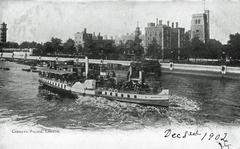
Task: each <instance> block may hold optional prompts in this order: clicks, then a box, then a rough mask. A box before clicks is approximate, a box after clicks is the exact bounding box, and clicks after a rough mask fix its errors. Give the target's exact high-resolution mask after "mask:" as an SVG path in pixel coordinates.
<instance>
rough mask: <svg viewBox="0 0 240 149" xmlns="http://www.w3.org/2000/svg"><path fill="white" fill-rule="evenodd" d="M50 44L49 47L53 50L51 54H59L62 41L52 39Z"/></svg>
mask: <svg viewBox="0 0 240 149" xmlns="http://www.w3.org/2000/svg"><path fill="white" fill-rule="evenodd" d="M50 43H51V47H52V48H53V49H52V52H54V53H59V52H60V51H62V40H61V39H59V38H55V37H52V38H51V42H50Z"/></svg>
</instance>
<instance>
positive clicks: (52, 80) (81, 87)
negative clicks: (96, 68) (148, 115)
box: [39, 58, 169, 107]
mask: <svg viewBox="0 0 240 149" xmlns="http://www.w3.org/2000/svg"><path fill="white" fill-rule="evenodd" d="M85 61H86V62H85V66H84V67H85V68H83V69H82V67H78V68H76V67H74V66H73V65H69V66H66V65H65V66H63V67H55V66H54V67H51V66H50V67H48V68H42V69H41V70H40V72H39V75H40V78H39V82H40V84H41V85H43V86H47V87H50V88H52V89H55V90H58V91H59V92H61V93H66V94H71V95H75V96H85V95H86V96H97V97H104V98H106V99H110V100H117V101H120V102H128V103H136V104H143V105H152V106H163V107H168V106H169V90H168V89H163V90H161V92H159V93H155V94H154V93H152V92H150V87H149V86H148V84H146V83H145V82H144V81H143V79H142V78H143V76H142V72H141V71H139V77H138V78H131V69H130V75H129V78H128V79H127V81H121V82H118V79H117V78H116V77H115V75H114V73H111V74H108V75H106V73H103V72H98V73H97V74H94V73H93V74H91V73H90V71H89V64H88V59H87V58H86V60H85ZM53 68H54V69H53ZM84 69H85V71H84ZM101 74H104V75H101Z"/></svg>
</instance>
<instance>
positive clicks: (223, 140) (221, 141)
mask: <svg viewBox="0 0 240 149" xmlns="http://www.w3.org/2000/svg"><path fill="white" fill-rule="evenodd" d="M227 135H228V134H227V133H224V134H214V133H213V132H211V133H208V132H205V133H200V132H199V131H198V130H196V131H184V132H183V133H176V132H173V131H172V129H167V130H165V131H164V137H165V138H168V137H170V138H173V139H185V138H188V137H197V136H199V138H201V141H204V140H207V141H211V140H215V141H216V142H217V144H218V145H219V147H220V149H229V148H230V146H231V144H229V143H228V142H229V141H228V140H227Z"/></svg>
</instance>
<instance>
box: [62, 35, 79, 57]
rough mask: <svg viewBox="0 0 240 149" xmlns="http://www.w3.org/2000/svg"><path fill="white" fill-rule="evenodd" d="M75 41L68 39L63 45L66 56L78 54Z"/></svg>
mask: <svg viewBox="0 0 240 149" xmlns="http://www.w3.org/2000/svg"><path fill="white" fill-rule="evenodd" d="M74 43H75V42H74V40H72V39H70V38H69V39H68V40H67V41H66V42H65V43H64V44H63V50H62V53H64V54H74V53H76V48H75V46H74Z"/></svg>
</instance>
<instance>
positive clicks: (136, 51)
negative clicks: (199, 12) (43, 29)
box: [1, 33, 240, 60]
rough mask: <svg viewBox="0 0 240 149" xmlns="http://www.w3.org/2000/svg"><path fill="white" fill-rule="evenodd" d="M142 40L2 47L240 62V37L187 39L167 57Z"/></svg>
mask: <svg viewBox="0 0 240 149" xmlns="http://www.w3.org/2000/svg"><path fill="white" fill-rule="evenodd" d="M141 43H142V41H141V39H140V38H139V37H135V39H134V40H128V41H127V42H126V43H122V42H121V43H120V44H118V45H115V44H114V43H113V42H112V43H111V42H109V43H106V44H97V43H96V42H93V41H91V40H89V41H85V43H84V46H83V47H82V46H81V45H79V46H77V47H75V42H74V40H73V39H68V40H66V41H65V42H63V41H62V40H61V39H59V38H55V37H53V38H51V40H50V41H47V42H45V43H37V42H34V41H32V42H28V41H24V42H22V43H21V44H18V43H16V42H6V43H2V44H1V47H2V48H3V47H5V48H35V49H36V50H34V55H42V56H44V55H61V54H68V55H72V56H74V55H76V56H88V57H90V58H102V59H122V60H126V59H127V60H138V59H142V58H144V57H147V58H154V59H160V58H164V59H174V60H177V59H178V57H179V56H180V58H181V59H189V58H205V59H223V58H229V59H240V34H239V33H236V34H230V36H229V40H228V42H227V44H226V45H223V44H222V43H221V42H219V41H217V40H215V39H209V40H208V41H207V42H206V43H203V42H202V41H200V40H199V39H198V38H194V39H192V40H189V39H185V40H184V46H183V48H181V49H165V50H164V55H163V56H164V57H162V52H163V51H162V49H161V47H160V46H159V45H158V44H157V42H156V40H153V41H152V44H150V45H148V47H146V48H145V50H144V47H143V46H142V44H141ZM179 51H180V52H179ZM179 53H180V55H179Z"/></svg>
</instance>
